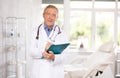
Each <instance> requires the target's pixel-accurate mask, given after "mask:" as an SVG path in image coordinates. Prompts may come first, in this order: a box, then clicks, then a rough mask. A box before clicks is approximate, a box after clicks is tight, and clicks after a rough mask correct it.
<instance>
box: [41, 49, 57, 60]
mask: <svg viewBox="0 0 120 78" xmlns="http://www.w3.org/2000/svg"><path fill="white" fill-rule="evenodd" d="M42 55H43V56H44V58H46V59H48V60H54V59H55V55H54V53H53V52H52V51H49V53H48V52H46V51H44V52H43V53H42Z"/></svg>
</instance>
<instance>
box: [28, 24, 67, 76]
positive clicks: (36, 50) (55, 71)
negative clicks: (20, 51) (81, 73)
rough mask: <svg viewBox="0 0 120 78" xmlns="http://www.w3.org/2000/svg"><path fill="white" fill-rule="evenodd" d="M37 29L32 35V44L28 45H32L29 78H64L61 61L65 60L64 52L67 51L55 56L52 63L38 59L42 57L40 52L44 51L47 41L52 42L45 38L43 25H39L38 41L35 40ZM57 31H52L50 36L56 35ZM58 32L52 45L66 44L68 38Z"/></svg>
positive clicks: (56, 29)
mask: <svg viewBox="0 0 120 78" xmlns="http://www.w3.org/2000/svg"><path fill="white" fill-rule="evenodd" d="M54 27H55V26H54ZM37 29H38V28H36V29H35V31H34V33H33V36H32V37H33V38H32V43H31V44H30V45H32V47H31V53H30V56H31V57H32V58H33V64H32V72H31V78H64V67H63V60H65V57H66V56H65V52H66V51H67V49H65V50H64V52H63V53H62V54H57V55H55V60H54V61H51V60H46V59H40V58H41V57H42V52H43V51H44V48H45V45H46V43H47V42H48V41H50V42H53V41H51V40H50V39H49V38H48V37H47V34H46V32H45V30H44V26H43V25H41V27H40V29H39V39H38V40H37V39H35V38H36V35H37ZM53 29H54V28H53ZM58 31H59V29H58V27H57V28H55V31H54V30H52V32H51V34H50V36H51V35H52V34H53V33H54V35H56V34H57V33H58ZM60 31H61V33H60V34H59V35H57V36H56V38H55V42H53V44H61V43H67V42H68V37H67V36H66V34H65V33H64V32H63V31H62V30H60Z"/></svg>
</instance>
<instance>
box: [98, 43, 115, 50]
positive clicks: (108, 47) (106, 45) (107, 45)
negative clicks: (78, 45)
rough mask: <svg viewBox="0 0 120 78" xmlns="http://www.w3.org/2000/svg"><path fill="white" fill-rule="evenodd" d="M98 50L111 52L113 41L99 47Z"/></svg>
mask: <svg viewBox="0 0 120 78" xmlns="http://www.w3.org/2000/svg"><path fill="white" fill-rule="evenodd" d="M98 50H99V51H103V52H112V51H113V50H114V42H113V41H110V42H107V43H105V44H103V45H101V46H100V47H99V49H98Z"/></svg>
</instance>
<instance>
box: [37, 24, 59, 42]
mask: <svg viewBox="0 0 120 78" xmlns="http://www.w3.org/2000/svg"><path fill="white" fill-rule="evenodd" d="M41 26H42V24H40V25H39V27H38V29H37V36H36V39H37V40H38V39H39V29H40V27H41ZM56 28H58V33H57V34H56V35H55V36H54V34H55V30H56ZM60 33H61V30H60V27H59V26H57V25H56V26H55V27H54V30H53V33H52V34H51V36H50V37H49V39H50V40H52V41H54V42H55V38H56V36H57V35H59V34H60ZM53 36H54V38H53V39H52V37H53Z"/></svg>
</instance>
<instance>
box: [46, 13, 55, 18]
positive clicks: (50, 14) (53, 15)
mask: <svg viewBox="0 0 120 78" xmlns="http://www.w3.org/2000/svg"><path fill="white" fill-rule="evenodd" d="M45 14H46V15H47V16H52V17H56V16H57V14H52V13H48V12H46V13H45Z"/></svg>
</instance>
